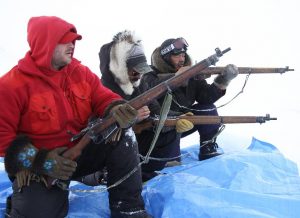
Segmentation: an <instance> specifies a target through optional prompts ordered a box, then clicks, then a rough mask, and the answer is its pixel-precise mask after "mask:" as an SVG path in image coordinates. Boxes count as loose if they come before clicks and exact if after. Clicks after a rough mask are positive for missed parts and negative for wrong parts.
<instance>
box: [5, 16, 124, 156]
mask: <svg viewBox="0 0 300 218" xmlns="http://www.w3.org/2000/svg"><path fill="white" fill-rule="evenodd" d="M69 31H73V32H76V28H75V26H74V25H72V24H70V23H67V22H66V21H64V20H62V19H60V18H58V17H46V16H42V17H33V18H31V19H30V20H29V23H28V35H27V40H28V43H29V46H30V51H28V52H27V53H26V55H25V57H24V58H23V59H21V60H20V61H19V63H18V65H16V66H15V67H13V68H12V69H11V70H10V71H9V72H8V73H6V74H5V75H4V76H2V77H1V78H0V156H4V155H5V150H6V149H7V147H8V146H9V144H10V143H11V142H12V140H14V139H15V137H16V135H17V134H26V135H28V136H29V137H30V139H31V140H32V143H33V144H34V146H36V147H37V148H46V149H53V148H56V147H61V146H68V147H71V146H73V145H74V144H73V143H71V142H70V138H71V134H77V133H78V132H79V131H80V130H81V129H83V128H84V127H86V125H87V122H88V118H89V117H90V116H91V115H96V116H102V115H103V113H104V110H105V109H106V108H107V106H108V105H109V104H110V103H111V102H112V101H114V100H119V99H121V97H120V96H119V95H117V94H115V93H113V92H112V91H111V90H110V89H107V88H105V87H104V86H103V85H102V84H101V81H100V79H99V78H98V77H97V76H96V75H95V74H94V73H92V72H91V70H90V69H89V68H88V67H86V66H84V65H82V64H81V63H80V62H79V61H78V60H76V59H75V58H72V62H71V63H70V64H68V65H67V66H65V67H64V68H62V69H61V70H59V71H55V70H53V69H52V68H51V59H52V55H53V52H54V49H55V47H56V46H57V44H58V43H59V41H60V39H61V38H62V37H63V36H64V35H65V34H66V33H67V32H69Z"/></svg>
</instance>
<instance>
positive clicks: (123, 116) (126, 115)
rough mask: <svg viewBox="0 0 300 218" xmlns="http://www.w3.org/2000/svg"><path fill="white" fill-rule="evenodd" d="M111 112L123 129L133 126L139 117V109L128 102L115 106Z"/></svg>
mask: <svg viewBox="0 0 300 218" xmlns="http://www.w3.org/2000/svg"><path fill="white" fill-rule="evenodd" d="M111 113H112V116H113V117H114V118H115V119H116V121H117V123H118V125H119V127H120V128H121V129H127V128H129V127H131V126H132V125H133V124H135V123H136V121H137V118H138V111H137V110H136V109H134V108H133V107H132V106H130V105H129V104H127V103H125V104H118V105H116V106H114V107H113V108H112V109H111Z"/></svg>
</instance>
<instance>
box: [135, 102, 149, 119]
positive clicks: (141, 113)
mask: <svg viewBox="0 0 300 218" xmlns="http://www.w3.org/2000/svg"><path fill="white" fill-rule="evenodd" d="M149 116H150V110H149V108H148V106H143V107H141V108H140V109H138V115H137V123H138V122H141V121H142V120H144V119H146V118H148V117H149Z"/></svg>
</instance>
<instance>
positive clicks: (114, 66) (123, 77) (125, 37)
mask: <svg viewBox="0 0 300 218" xmlns="http://www.w3.org/2000/svg"><path fill="white" fill-rule="evenodd" d="M129 39H130V40H131V41H129ZM140 42H141V40H140V39H139V38H138V37H137V36H136V35H135V34H134V32H131V31H124V32H122V34H120V35H119V37H118V39H117V40H115V43H114V44H113V46H112V48H111V51H110V64H109V69H110V71H111V72H112V73H113V75H114V77H115V78H116V82H117V83H118V84H119V86H120V88H121V89H122V90H123V91H124V93H125V94H126V95H131V94H132V93H133V91H134V86H135V84H134V85H133V84H132V83H131V82H130V80H129V76H128V68H127V65H126V61H127V59H128V55H129V54H128V53H129V51H130V50H131V49H132V47H133V46H134V44H138V45H140V46H141V43H140ZM135 83H137V82H135ZM138 84H139V81H138Z"/></svg>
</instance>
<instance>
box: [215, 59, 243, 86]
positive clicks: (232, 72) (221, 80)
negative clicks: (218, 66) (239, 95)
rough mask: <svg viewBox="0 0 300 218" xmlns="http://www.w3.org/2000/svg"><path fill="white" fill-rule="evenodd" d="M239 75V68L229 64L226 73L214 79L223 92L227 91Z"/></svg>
mask: <svg viewBox="0 0 300 218" xmlns="http://www.w3.org/2000/svg"><path fill="white" fill-rule="evenodd" d="M238 74H239V70H238V68H237V67H236V66H235V65H233V64H228V65H227V66H226V67H225V69H224V71H223V72H222V73H221V74H220V75H218V76H217V77H216V78H215V79H214V84H215V85H216V86H217V87H218V88H219V89H222V90H225V89H226V88H227V86H228V85H229V83H230V82H231V80H233V79H234V78H235V77H236V76H237V75H238Z"/></svg>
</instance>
